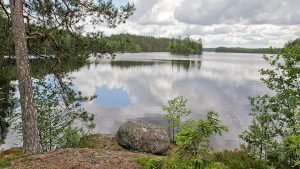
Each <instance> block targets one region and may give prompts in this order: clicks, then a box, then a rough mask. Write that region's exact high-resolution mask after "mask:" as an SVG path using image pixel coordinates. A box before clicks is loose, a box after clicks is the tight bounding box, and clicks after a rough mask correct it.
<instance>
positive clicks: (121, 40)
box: [109, 34, 171, 52]
mask: <svg viewBox="0 0 300 169" xmlns="http://www.w3.org/2000/svg"><path fill="white" fill-rule="evenodd" d="M109 39H110V40H111V41H113V42H117V43H118V44H120V45H119V46H120V48H119V49H118V50H119V51H124V52H167V50H168V45H169V43H170V41H171V39H169V38H155V37H152V36H140V35H132V34H119V35H112V36H111V37H110V38H109Z"/></svg>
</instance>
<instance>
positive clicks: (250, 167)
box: [213, 150, 271, 169]
mask: <svg viewBox="0 0 300 169" xmlns="http://www.w3.org/2000/svg"><path fill="white" fill-rule="evenodd" d="M213 158H214V160H215V161H218V162H222V163H223V164H225V165H226V166H228V167H229V168H233V169H271V167H270V166H268V164H267V162H266V161H263V160H254V159H252V158H250V157H249V155H248V154H247V153H246V152H243V151H240V152H233V151H227V150H225V151H223V152H218V153H215V154H214V157H213Z"/></svg>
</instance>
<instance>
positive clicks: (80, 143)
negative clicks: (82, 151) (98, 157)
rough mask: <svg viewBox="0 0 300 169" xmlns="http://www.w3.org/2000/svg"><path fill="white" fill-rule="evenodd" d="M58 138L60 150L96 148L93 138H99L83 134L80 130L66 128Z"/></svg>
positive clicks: (95, 135)
mask: <svg viewBox="0 0 300 169" xmlns="http://www.w3.org/2000/svg"><path fill="white" fill-rule="evenodd" d="M63 136H64V137H62V138H60V141H61V143H60V146H61V148H96V146H97V145H96V144H95V140H93V138H96V137H99V135H97V134H93V135H91V134H89V133H84V132H83V131H82V130H81V129H77V128H68V129H66V130H65V131H64V133H63Z"/></svg>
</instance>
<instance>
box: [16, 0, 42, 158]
mask: <svg viewBox="0 0 300 169" xmlns="http://www.w3.org/2000/svg"><path fill="white" fill-rule="evenodd" d="M10 5H11V6H10V8H11V11H12V12H11V13H12V15H11V18H12V31H13V35H14V44H15V57H16V61H17V73H18V82H19V91H20V99H21V110H22V123H23V126H22V127H23V149H24V150H25V151H26V152H28V153H37V152H40V151H41V145H40V140H39V135H38V128H37V118H36V110H35V107H34V102H33V91H32V80H31V76H30V66H29V58H28V48H27V40H26V31H25V23H24V18H23V2H22V0H10Z"/></svg>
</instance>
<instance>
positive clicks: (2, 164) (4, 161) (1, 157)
mask: <svg viewBox="0 0 300 169" xmlns="http://www.w3.org/2000/svg"><path fill="white" fill-rule="evenodd" d="M27 155H28V154H26V153H24V151H23V150H21V149H18V148H11V149H8V150H5V151H3V152H1V153H0V168H7V167H9V166H10V162H11V161H12V160H14V159H17V158H21V157H26V156H27Z"/></svg>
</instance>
